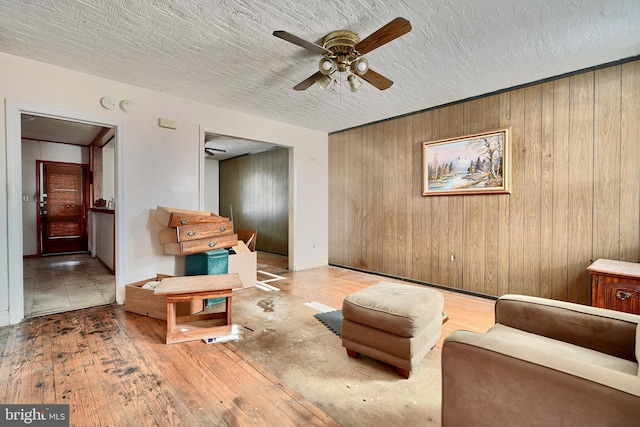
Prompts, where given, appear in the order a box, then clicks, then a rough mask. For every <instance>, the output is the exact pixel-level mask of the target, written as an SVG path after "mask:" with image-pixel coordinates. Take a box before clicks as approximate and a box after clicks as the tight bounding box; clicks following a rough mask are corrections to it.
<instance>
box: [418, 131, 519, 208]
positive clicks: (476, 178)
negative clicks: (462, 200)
mask: <svg viewBox="0 0 640 427" xmlns="http://www.w3.org/2000/svg"><path fill="white" fill-rule="evenodd" d="M510 153H511V147H510V140H509V128H505V129H499V130H494V131H489V132H482V133H476V134H472V135H465V136H462V137H458V138H451V139H441V140H438V141H430V142H425V143H423V144H422V195H423V196H439V195H456V194H492V193H498V194H500V193H509V177H510V166H511V165H510Z"/></svg>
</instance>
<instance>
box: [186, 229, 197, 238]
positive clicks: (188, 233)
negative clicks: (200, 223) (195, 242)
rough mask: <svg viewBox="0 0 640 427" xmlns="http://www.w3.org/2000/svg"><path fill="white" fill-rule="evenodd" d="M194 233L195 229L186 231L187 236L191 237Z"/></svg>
mask: <svg viewBox="0 0 640 427" xmlns="http://www.w3.org/2000/svg"><path fill="white" fill-rule="evenodd" d="M195 235H196V232H195V230H189V231H187V236H189V237H193V236H195Z"/></svg>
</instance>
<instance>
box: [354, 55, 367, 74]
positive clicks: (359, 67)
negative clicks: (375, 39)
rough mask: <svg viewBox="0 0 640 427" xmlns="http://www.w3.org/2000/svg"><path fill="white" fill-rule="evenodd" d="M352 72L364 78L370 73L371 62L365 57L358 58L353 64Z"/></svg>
mask: <svg viewBox="0 0 640 427" xmlns="http://www.w3.org/2000/svg"><path fill="white" fill-rule="evenodd" d="M351 71H353V72H354V73H356V74H358V75H360V76H363V75H365V74H366V73H367V71H369V60H368V59H367V58H365V57H362V58H358V59H357V60H355V61H353V62H352V63H351Z"/></svg>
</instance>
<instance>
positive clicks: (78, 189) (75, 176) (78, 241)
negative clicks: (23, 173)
mask: <svg viewBox="0 0 640 427" xmlns="http://www.w3.org/2000/svg"><path fill="white" fill-rule="evenodd" d="M86 181H87V174H86V166H85V165H78V164H63V163H48V162H43V165H42V188H41V195H40V200H41V201H40V203H39V209H40V236H41V248H42V251H41V253H42V254H43V255H50V254H56V253H63V252H83V251H86V250H87V247H88V245H87V223H86V215H87V214H86V212H87V210H86V206H85V200H86V198H87V197H86V191H87V188H88V185H87V182H86Z"/></svg>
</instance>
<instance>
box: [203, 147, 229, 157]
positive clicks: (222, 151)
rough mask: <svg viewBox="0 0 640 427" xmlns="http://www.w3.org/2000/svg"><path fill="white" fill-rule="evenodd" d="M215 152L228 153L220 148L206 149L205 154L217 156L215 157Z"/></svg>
mask: <svg viewBox="0 0 640 427" xmlns="http://www.w3.org/2000/svg"><path fill="white" fill-rule="evenodd" d="M214 151H217V152H219V153H226V152H227V150H222V149H220V148H211V147H204V153H205V154H206V155H207V156H215V155H216V153H214Z"/></svg>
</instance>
